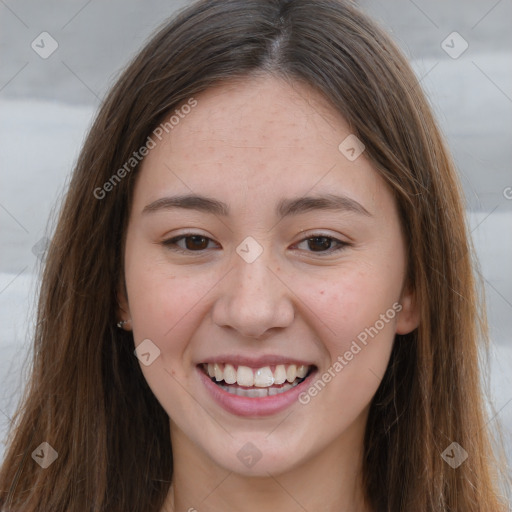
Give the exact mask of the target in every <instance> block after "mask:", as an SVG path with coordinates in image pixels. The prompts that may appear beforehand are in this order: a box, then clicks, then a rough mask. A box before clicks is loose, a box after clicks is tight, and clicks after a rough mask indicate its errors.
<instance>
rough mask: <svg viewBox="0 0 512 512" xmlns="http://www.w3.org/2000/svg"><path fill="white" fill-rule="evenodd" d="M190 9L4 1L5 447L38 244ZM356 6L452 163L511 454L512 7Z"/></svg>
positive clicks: (20, 379)
mask: <svg viewBox="0 0 512 512" xmlns="http://www.w3.org/2000/svg"><path fill="white" fill-rule="evenodd" d="M187 3H188V2H183V1H167V2H165V1H156V0H151V1H146V2H142V1H134V0H127V1H121V0H109V1H104V2H100V1H99V0H89V1H83V0H80V1H78V0H68V1H66V2H64V1H62V0H61V1H56V0H53V1H47V2H44V3H43V2H36V1H35V0H17V1H14V0H0V226H1V232H0V250H1V260H0V350H1V358H0V437H2V438H3V437H4V432H5V430H6V428H7V426H8V422H9V418H10V417H11V416H12V413H13V411H14V407H15V405H16V402H17V399H18V397H19V393H20V392H21V389H22V386H23V383H24V382H25V379H26V377H27V375H28V367H27V366H26V365H24V361H25V356H26V354H27V351H28V350H29V349H30V334H31V321H32V319H33V309H34V304H35V292H36V290H37V274H38V272H39V270H40V266H39V258H38V256H37V255H38V251H37V247H40V246H44V237H45V235H46V234H47V232H48V231H47V229H48V228H47V226H48V220H49V218H50V217H49V216H50V212H51V211H52V208H54V207H55V205H56V204H57V203H56V202H57V200H58V199H59V198H60V197H61V194H62V192H63V190H64V187H65V185H66V180H67V179H68V177H69V173H70V171H71V169H72V167H73V164H74V162H75V161H76V157H77V155H78V152H79V150H80V146H81V144H82V141H83V137H84V134H85V131H86V129H87V128H88V126H89V125H90V123H91V121H92V118H93V115H94V112H95V109H96V108H97V107H98V105H99V103H100V100H101V98H102V97H103V96H104V94H105V92H106V91H107V90H108V88H109V87H110V86H111V85H112V84H113V82H114V80H115V78H116V76H118V74H119V71H120V70H121V69H122V67H123V66H124V65H125V64H126V63H127V62H128V61H129V60H130V58H131V57H132V56H133V55H134V54H135V53H136V51H137V50H138V49H140V47H141V46H142V45H143V43H144V41H145V40H146V39H147V38H148V37H149V36H150V35H151V34H152V32H153V31H154V30H155V29H156V28H157V27H159V26H160V25H161V24H162V23H163V22H164V21H165V19H166V18H167V17H168V16H170V15H171V14H172V13H173V12H174V11H175V10H176V9H178V8H180V7H182V6H184V5H186V4H187ZM359 4H360V5H361V6H362V7H363V8H364V10H366V11H367V12H368V13H369V14H370V15H371V16H372V17H373V18H374V19H376V20H377V21H378V22H379V23H380V24H381V25H382V26H383V27H384V28H385V29H386V30H387V31H388V32H390V33H391V35H392V36H393V38H394V39H395V40H396V41H397V42H398V44H399V45H400V46H401V47H402V49H403V50H404V52H405V53H406V55H407V57H408V58H409V59H410V61H411V64H412V65H413V68H414V69H415V71H416V73H417V74H418V76H419V77H420V78H421V84H422V86H423V88H424V90H425V91H426V93H427V95H428V97H429V99H430V102H431V105H432V108H433V109H434V111H435V113H436V115H437V117H438V120H439V123H440V125H441V128H442V130H443V132H444V134H445V136H446V138H447V141H448V144H449V146H450V149H451V151H452V153H453V156H454V158H455V161H456V163H457V166H458V169H459V173H460V176H461V180H462V183H463V186H464V191H465V195H466V201H467V213H468V223H469V225H470V227H471V231H472V236H473V239H474V242H475V245H476V248H477V251H478V256H479V259H480V263H481V269H482V273H483V277H484V283H485V287H486V292H487V298H488V313H489V321H490V326H491V337H492V342H493V345H492V351H491V368H492V372H491V375H490V377H491V381H490V385H491V392H492V397H493V402H492V403H493V404H494V407H495V412H496V413H497V414H496V417H495V418H494V420H493V422H492V425H494V424H497V423H498V421H502V422H503V424H504V425H505V437H506V440H507V442H508V445H509V448H508V450H509V454H511V453H512V450H511V449H510V446H511V445H512V441H511V439H512V435H511V432H512V391H511V389H512V386H511V385H510V380H511V378H510V374H511V371H510V370H511V368H512V342H511V340H510V332H511V329H512V269H511V263H510V262H511V261H512V189H510V192H511V193H510V194H507V190H509V189H507V187H512V172H511V162H512V144H511V142H512V30H511V29H512V22H511V20H512V2H511V0H500V1H496V0H489V1H488V0H482V1H462V0H457V1H441V0H436V1H428V2H427V1H426V0H415V1H413V0H392V1H387V2H384V1H382V2H377V1H362V2H359ZM312 23H314V21H312ZM44 31H46V32H48V33H50V34H51V36H52V37H53V38H54V39H55V40H56V41H57V43H58V48H57V50H56V51H55V52H54V53H53V54H52V55H51V56H50V57H49V58H47V59H42V58H41V57H40V56H39V55H38V54H37V53H36V52H35V51H34V50H33V49H32V47H31V43H32V41H34V40H36V41H37V36H39V34H41V33H42V32H44ZM453 31H457V32H458V33H459V34H460V35H461V36H462V37H463V38H464V40H465V41H467V44H468V45H469V46H468V49H467V50H466V51H465V52H464V53H463V54H462V55H461V56H460V57H459V58H456V59H454V58H452V57H450V56H449V55H448V54H447V53H446V52H445V51H444V50H443V48H442V46H441V45H442V42H443V40H445V39H446V37H447V36H448V35H449V34H451V33H452V32H453ZM41 240H43V242H41ZM38 244H39V245H38ZM34 247H35V248H34ZM493 414H494V413H493ZM2 453H3V445H0V455H1V454H2ZM511 459H512V457H511Z"/></svg>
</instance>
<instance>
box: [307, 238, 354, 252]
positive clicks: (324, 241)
mask: <svg viewBox="0 0 512 512" xmlns="http://www.w3.org/2000/svg"><path fill="white" fill-rule="evenodd" d="M304 243H306V244H307V249H305V250H307V251H308V252H320V253H333V252H336V251H340V250H342V249H344V248H345V247H347V246H348V245H350V244H349V243H347V242H342V241H341V240H338V239H336V238H333V237H332V236H326V235H318V236H312V237H309V238H305V239H304V240H302V241H301V242H300V243H299V244H298V245H300V244H304ZM333 245H334V246H335V247H334V248H333Z"/></svg>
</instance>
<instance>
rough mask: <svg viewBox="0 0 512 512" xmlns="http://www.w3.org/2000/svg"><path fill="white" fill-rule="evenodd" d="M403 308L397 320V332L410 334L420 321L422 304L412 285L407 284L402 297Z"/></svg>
mask: <svg viewBox="0 0 512 512" xmlns="http://www.w3.org/2000/svg"><path fill="white" fill-rule="evenodd" d="M400 304H401V305H402V309H401V310H400V312H399V313H398V317H397V321H396V333H397V334H409V333H410V332H411V331H414V329H416V327H418V325H419V323H420V304H419V303H418V300H417V297H416V294H415V292H414V290H413V289H412V287H410V286H408V285H406V286H404V289H403V290H402V295H401V297H400Z"/></svg>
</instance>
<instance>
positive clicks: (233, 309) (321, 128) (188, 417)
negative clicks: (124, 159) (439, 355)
mask: <svg viewBox="0 0 512 512" xmlns="http://www.w3.org/2000/svg"><path fill="white" fill-rule="evenodd" d="M195 98H196V100H197V102H198V104H197V106H196V107H195V108H194V109H193V110H192V111H191V113H190V114H188V115H187V116H186V117H184V119H181V120H180V122H179V124H178V125H177V126H175V127H174V129H173V130H172V131H170V132H169V134H165V136H164V137H163V139H162V141H161V142H160V143H158V144H157V146H156V147H155V148H154V149H152V150H151V151H150V152H149V154H148V156H147V157H146V158H145V159H144V161H143V163H142V168H141V169H140V174H139V175H138V177H137V183H136V186H135V191H134V199H133V204H132V208H131V212H130V219H129V225H128V229H127V235H126V246H125V280H126V290H127V294H126V295H124V293H123V290H120V296H121V302H120V311H119V312H120V319H125V320H129V319H130V320H131V322H130V323H129V324H127V325H128V327H127V328H128V329H130V330H133V336H134V341H135V345H136V346H137V345H139V344H140V343H141V342H142V340H144V339H147V338H149V339H150V340H151V341H152V342H153V343H154V344H155V345H156V346H157V347H158V348H159V349H160V355H159V357H157V358H156V359H155V360H154V362H153V363H152V364H150V365H149V366H145V365H143V364H141V368H142V371H143V373H144V377H145V378H146V380H147V382H148V384H149V386H150V387H151V389H152V391H153V392H154V394H155V396H156V397H157V399H158V400H159V402H160V403H161V404H162V406H163V407H164V409H165V410H166V412H167V413H168V414H169V418H170V427H171V443H172V447H173V457H174V477H173V486H172V488H171V490H170V492H169V495H168V499H167V501H166V504H165V507H164V508H163V509H162V510H163V511H169V510H175V511H180V512H181V511H188V510H190V509H192V510H193V509H194V508H195V509H196V510H198V511H199V512H213V511H218V510H223V511H224V512H230V511H239V510H244V511H247V512H251V511H261V510H267V509H270V507H272V509H274V510H280V511H282V512H291V511H294V512H295V511H299V510H300V511H303V510H305V509H306V510H323V511H337V512H339V511H356V510H357V511H358V512H360V511H369V510H370V508H369V507H368V506H367V505H366V504H364V502H363V497H362V496H363V494H362V486H361V473H360V470H361V457H362V456H361V454H362V448H363V436H364V430H365V424H366V419H367V414H368V409H369V403H370V401H371V399H372V397H373V395H374V394H375V392H376V390H377V388H378V386H379V384H380V381H381V378H382V376H383V375H384V372H385V369H386V366H387V363H388V361H389V356H390V352H391V349H392V345H393V340H394V336H395V333H400V334H405V333H407V332H410V331H411V330H413V329H414V328H415V327H417V325H418V321H419V319H418V307H417V305H416V304H415V301H414V295H413V292H411V291H410V290H409V289H408V288H407V287H406V286H405V273H406V264H407V262H406V252H405V241H404V239H403V235H402V230H401V227H400V221H399V217H398V212H397V207H396V204H395V202H394V199H393V196H392V194H391V192H390V190H389V189H388V187H387V185H386V184H385V182H384V181H383V179H382V178H381V177H380V176H379V174H378V173H377V172H376V171H375V170H374V169H373V168H372V166H371V164H370V163H369V161H368V160H367V158H366V156H365V153H364V152H363V154H362V155H361V156H360V157H358V158H357V159H356V160H355V161H349V160H348V159H347V158H346V157H345V156H344V155H343V154H342V153H341V152H340V151H339V149H338V146H339V144H340V143H341V142H342V141H343V140H344V139H345V138H346V137H347V136H348V135H350V134H351V133H352V132H351V130H350V127H349V126H348V125H347V123H346V121H345V120H344V119H343V118H342V117H341V116H340V115H339V114H338V113H337V112H335V111H334V109H333V108H332V107H330V106H329V104H328V103H327V102H326V100H325V99H324V98H323V96H321V95H320V94H319V93H318V92H316V91H315V90H313V89H311V88H310V87H308V86H305V85H302V84H299V83H293V84H289V83H287V82H285V81H282V80H279V79H276V78H272V77H268V76H259V77H251V78H247V79H245V80H243V81H239V82H232V83H227V84H223V85H220V86H216V87H214V88H211V89H209V90H207V91H205V92H203V93H202V94H200V95H197V96H196V97H195ZM188 193H195V194H202V195H206V196H209V197H213V198H215V199H217V200H220V201H223V202H225V203H227V205H228V206H229V208H230V210H231V215H230V216H229V217H222V216H219V215H213V214H210V213H205V212H200V211H195V210H186V209H167V210H159V211H155V212H151V213H147V212H146V213H143V209H144V207H145V206H146V205H148V204H150V203H151V202H153V201H155V200H157V199H159V198H162V197H164V196H170V195H175V194H188ZM322 193H337V194H343V195H346V196H348V197H350V198H351V199H353V200H355V201H357V202H359V203H360V204H361V205H362V206H363V207H364V208H365V209H366V210H367V211H368V212H369V213H370V215H362V214H359V213H355V212H349V211H321V210H314V211H308V212H305V213H301V214H299V215H295V216H290V217H287V218H284V219H282V220H279V218H278V217H276V215H275V213H274V209H275V205H276V203H277V202H278V201H279V200H281V199H283V198H295V197H302V196H305V195H308V196H314V195H317V194H322ZM188 231H193V232H194V233H197V234H198V235H201V236H206V237H208V238H209V239H210V240H211V241H203V242H199V243H197V242H196V244H195V245H194V243H191V242H190V240H189V245H188V246H187V245H186V240H181V241H180V242H178V244H179V245H178V248H180V247H181V248H182V249H186V248H187V247H188V248H189V252H188V254H181V253H179V252H175V251H173V250H172V248H171V247H170V246H165V245H163V243H162V242H163V241H164V240H167V239H170V238H172V237H176V236H178V235H182V234H183V233H185V232H188ZM319 232H320V235H318V234H317V233H319ZM313 235H316V236H330V237H333V238H334V239H337V240H340V241H343V242H348V243H350V244H351V245H350V246H345V247H344V248H342V250H340V251H337V252H332V251H333V249H334V248H336V247H338V245H337V244H336V242H334V241H333V242H332V245H331V246H329V245H328V244H327V246H326V247H324V248H322V246H320V247H319V245H318V244H316V245H315V244H314V243H308V241H307V240H308V238H311V237H312V236H313ZM247 236H251V237H253V238H254V239H255V240H257V241H258V243H259V244H260V245H261V247H262V248H263V252H262V254H261V255H260V256H259V257H258V258H257V259H256V260H255V261H254V262H252V263H248V262H246V261H245V260H244V259H242V258H241V257H240V256H239V255H238V253H237V252H236V248H237V246H238V245H239V244H240V243H241V242H242V241H243V240H244V239H245V238H246V237H247ZM175 247H176V246H175ZM190 247H191V248H192V249H190ZM196 247H199V248H200V249H202V250H199V251H198V249H196V252H194V248H196ZM397 302H399V303H400V304H401V305H402V308H403V309H402V310H401V311H400V313H399V314H397V315H396V316H395V317H394V318H393V319H392V320H389V321H388V322H387V323H385V326H384V328H382V329H381V330H380V331H379V332H378V335H376V336H375V337H374V338H373V339H372V338H370V340H369V342H368V344H367V345H366V346H364V348H363V349H362V350H361V351H360V352H359V353H358V354H357V355H355V356H354V358H353V359H352V360H351V361H349V362H348V364H346V365H345V366H344V367H343V369H342V371H339V372H338V373H336V376H335V378H333V379H332V380H331V381H330V382H329V383H328V384H327V385H326V386H325V388H324V389H323V390H322V391H321V392H319V393H318V395H317V396H315V397H314V398H312V399H311V401H310V402H309V403H308V404H306V405H303V404H301V403H298V402H296V403H294V404H293V405H292V406H290V407H288V408H287V409H286V410H284V411H282V412H279V413H276V414H273V415H270V416H267V417H257V418H244V417H239V416H237V415H234V414H231V413H229V412H227V411H225V410H224V409H223V408H221V407H220V406H219V405H217V404H216V403H215V402H214V401H213V400H212V399H211V398H210V395H209V394H208V392H207V390H206V389H205V388H204V385H203V384H202V382H201V381H200V380H199V377H198V374H197V370H196V365H197V364H198V363H201V362H204V361H208V360H209V358H211V357H213V356H216V355H219V354H226V353H229V354H244V355H247V354H250V355H263V354H279V355H284V356H289V357H290V358H292V357H300V358H301V359H304V360H306V361H310V362H312V363H314V364H315V365H316V366H317V367H318V369H319V375H321V374H322V373H324V372H326V371H327V369H328V368H330V367H331V366H332V364H333V362H334V361H336V359H337V358H338V356H343V354H344V353H345V352H346V351H347V350H348V349H349V347H350V345H351V343H352V341H353V340H354V339H356V337H357V335H358V334H360V333H361V332H362V331H363V330H364V329H365V328H366V327H369V326H373V325H374V324H375V323H376V321H377V320H378V319H379V317H380V315H381V314H385V313H386V311H387V310H388V309H389V308H391V307H392V305H393V304H394V303H397ZM148 427H149V428H150V425H148ZM249 441H250V442H251V443H253V444H254V445H255V446H256V447H257V448H258V450H259V451H260V452H261V455H262V456H261V459H260V460H259V461H258V462H257V463H256V464H254V465H253V466H252V467H251V468H248V467H246V466H245V465H244V464H242V463H241V461H240V460H239V459H238V457H237V452H238V451H239V450H240V449H241V448H242V447H243V446H244V445H245V444H246V443H247V442H249ZM265 507H267V508H265Z"/></svg>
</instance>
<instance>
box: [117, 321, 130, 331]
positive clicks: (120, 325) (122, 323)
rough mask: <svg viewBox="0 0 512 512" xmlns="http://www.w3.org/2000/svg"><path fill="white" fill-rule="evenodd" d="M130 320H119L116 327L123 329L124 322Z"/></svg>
mask: <svg viewBox="0 0 512 512" xmlns="http://www.w3.org/2000/svg"><path fill="white" fill-rule="evenodd" d="M129 321H130V320H121V321H120V322H117V327H119V329H123V328H124V326H125V324H127V323H128V322H129Z"/></svg>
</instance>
